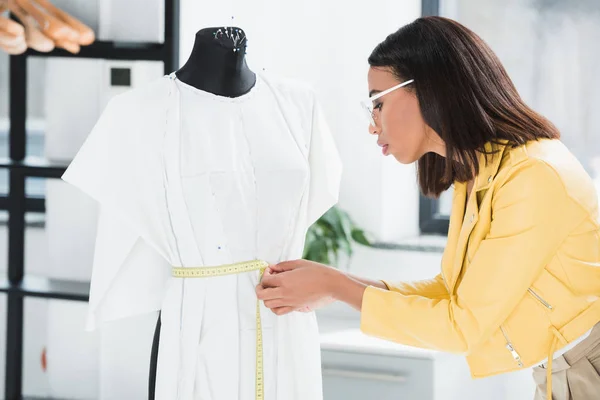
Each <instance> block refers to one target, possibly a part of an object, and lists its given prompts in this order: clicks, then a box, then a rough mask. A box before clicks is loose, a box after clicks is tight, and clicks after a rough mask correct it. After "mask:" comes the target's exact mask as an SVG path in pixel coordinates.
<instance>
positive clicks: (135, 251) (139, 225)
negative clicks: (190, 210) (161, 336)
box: [62, 96, 170, 330]
mask: <svg viewBox="0 0 600 400" xmlns="http://www.w3.org/2000/svg"><path fill="white" fill-rule="evenodd" d="M129 103H130V102H129V101H127V102H124V101H122V99H121V98H120V97H119V96H116V97H115V98H113V99H112V100H111V101H110V102H109V104H108V105H107V107H106V108H105V110H104V112H103V113H102V115H101V116H100V118H99V119H98V121H97V123H96V125H95V126H94V128H93V129H92V131H91V132H90V134H89V135H88V137H87V138H86V141H85V142H84V144H83V145H82V147H81V148H80V150H79V151H78V152H77V154H76V155H75V157H74V159H73V161H72V162H71V164H70V165H69V167H68V168H67V170H66V171H65V173H64V174H63V176H62V179H63V180H64V181H65V182H67V183H69V184H71V185H73V186H75V187H77V188H78V189H80V190H81V191H82V192H84V193H85V194H86V195H88V196H90V197H91V198H92V199H94V200H95V201H96V202H97V203H98V205H99V210H100V214H99V220H98V228H97V231H96V237H95V246H94V259H93V266H92V278H91V285H90V286H91V287H90V301H89V309H88V310H89V311H88V322H87V326H86V328H87V329H88V330H94V329H95V328H97V327H98V326H99V325H100V323H102V322H104V321H109V320H114V319H118V318H124V317H127V316H133V315H137V314H141V313H145V312H150V311H154V310H158V309H159V308H160V301H161V299H162V293H163V292H162V288H163V287H164V285H165V284H166V281H167V277H168V272H169V265H170V264H169V262H168V252H167V251H166V249H165V246H164V245H163V244H162V243H161V242H162V241H161V240H160V236H158V235H160V233H161V232H160V229H158V228H157V225H158V224H157V223H156V221H157V218H158V216H159V215H160V212H159V211H160V208H161V207H162V205H161V204H160V203H158V202H157V201H156V200H155V199H160V198H161V196H160V195H161V192H160V191H161V190H162V182H161V181H160V179H157V175H158V178H160V170H159V169H157V167H156V166H155V165H154V164H156V163H155V162H154V157H155V153H156V151H152V147H153V146H154V145H153V144H152V140H151V136H152V135H151V132H146V135H147V137H148V140H147V141H140V140H139V133H137V132H136V126H135V119H136V117H135V114H132V113H131V110H130V109H128V104H129ZM154 147H155V146H154Z"/></svg>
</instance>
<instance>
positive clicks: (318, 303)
mask: <svg viewBox="0 0 600 400" xmlns="http://www.w3.org/2000/svg"><path fill="white" fill-rule="evenodd" d="M341 276H343V274H342V273H341V272H339V271H338V270H336V269H334V268H331V267H328V266H326V265H323V264H319V263H316V262H312V261H307V260H294V261H285V262H281V263H279V264H276V265H271V266H269V268H267V270H265V273H264V274H263V277H262V279H261V282H260V283H259V284H258V286H257V287H256V294H257V296H258V298H259V299H260V300H263V301H264V304H265V306H266V307H267V308H270V309H271V310H272V311H273V312H274V313H275V314H277V315H283V314H287V313H290V312H292V311H304V312H308V311H312V310H315V309H317V308H319V307H323V306H325V305H327V304H329V303H331V302H333V301H335V298H334V288H335V284H336V281H337V280H338V279H339V278H340V277H341Z"/></svg>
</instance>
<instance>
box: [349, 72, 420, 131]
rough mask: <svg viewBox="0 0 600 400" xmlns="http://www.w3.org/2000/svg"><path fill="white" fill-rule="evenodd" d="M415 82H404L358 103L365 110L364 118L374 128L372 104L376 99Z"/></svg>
mask: <svg viewBox="0 0 600 400" xmlns="http://www.w3.org/2000/svg"><path fill="white" fill-rule="evenodd" d="M414 81H415V80H414V79H411V80H408V81H405V82H402V83H400V84H399V85H396V86H394V87H391V88H389V89H386V90H384V91H383V92H379V93H377V94H375V95H373V96H371V97H369V98H368V99H367V100H363V101H361V102H360V104H361V106H362V108H363V109H364V110H365V113H366V116H367V118H368V121H369V123H370V124H371V125H372V126H373V127H375V110H374V109H373V102H374V101H375V100H377V99H379V98H380V97H383V96H385V95H386V94H388V93H390V92H393V91H394V90H396V89H400V88H401V87H403V86H406V85H408V84H409V83H413V82H414Z"/></svg>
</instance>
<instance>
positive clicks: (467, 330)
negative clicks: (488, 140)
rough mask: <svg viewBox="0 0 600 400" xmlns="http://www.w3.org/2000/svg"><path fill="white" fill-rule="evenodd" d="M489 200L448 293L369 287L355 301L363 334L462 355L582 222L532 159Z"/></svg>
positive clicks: (552, 177)
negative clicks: (475, 242)
mask: <svg viewBox="0 0 600 400" xmlns="http://www.w3.org/2000/svg"><path fill="white" fill-rule="evenodd" d="M490 194H492V195H493V198H492V222H491V226H490V230H489V232H488V234H487V236H486V237H485V239H484V240H483V241H482V242H481V243H480V245H479V247H478V249H477V250H476V252H475V255H474V257H473V258H472V260H471V263H470V265H469V267H468V269H467V270H466V271H465V273H464V276H463V278H462V281H461V282H460V284H459V285H458V286H457V288H456V293H455V294H454V293H453V294H452V295H451V296H450V297H449V298H429V297H427V296H426V295H423V294H422V293H421V294H420V293H418V292H417V293H415V292H413V293H403V292H402V291H387V290H381V289H378V288H375V287H372V286H370V287H368V288H367V289H366V290H365V292H364V296H363V301H362V311H361V330H362V331H363V332H364V333H366V334H369V335H372V336H377V337H381V338H384V339H387V340H391V341H395V342H399V343H403V344H407V345H412V346H417V347H422V348H429V349H435V350H440V351H446V352H452V353H469V352H470V351H471V350H472V349H474V348H476V347H477V346H478V345H479V344H480V343H482V342H484V341H486V340H487V339H488V338H489V337H490V336H491V335H492V334H493V332H494V331H495V330H497V329H498V327H499V326H500V324H501V323H502V322H503V321H504V320H505V319H506V318H507V317H508V315H509V314H510V313H511V311H512V310H513V309H514V308H515V307H516V306H517V304H518V303H519V301H520V300H521V299H522V298H523V296H524V295H525V294H526V292H527V289H528V288H529V286H530V285H531V284H532V283H533V282H534V281H535V279H536V277H537V276H538V275H539V274H540V273H541V271H542V270H543V268H544V266H545V265H546V264H547V263H548V262H549V261H550V260H551V259H552V257H553V256H554V254H555V252H556V251H557V249H558V248H559V246H560V245H561V243H562V241H563V240H564V239H565V238H566V237H567V236H568V234H569V232H570V231H571V230H572V229H573V228H574V227H576V226H577V225H578V224H579V223H580V222H581V221H582V220H583V218H584V217H585V211H584V210H583V208H581V207H580V206H579V205H578V204H577V203H576V202H575V201H574V200H573V199H571V198H570V197H569V195H568V193H567V190H566V188H565V186H564V184H563V182H562V180H561V179H560V177H559V176H558V174H557V173H556V172H555V171H554V169H552V168H551V167H550V166H549V165H548V164H546V163H545V162H543V161H540V160H526V161H523V162H522V163H520V164H517V165H515V166H513V167H512V168H511V170H510V171H508V174H507V178H505V179H504V182H503V184H502V185H501V186H500V187H499V188H498V189H496V191H495V193H490ZM558 210H560V212H557V211H558Z"/></svg>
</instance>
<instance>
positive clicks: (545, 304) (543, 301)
mask: <svg viewBox="0 0 600 400" xmlns="http://www.w3.org/2000/svg"><path fill="white" fill-rule="evenodd" d="M527 291H529V293H531V295H532V296H533V297H535V298H536V299H537V300H538V301H539V302H540V303H542V304H543V305H544V307H546V308H547V309H549V310H552V309H553V308H552V305H550V303H548V302H547V301H546V300H544V299H542V298H541V297H540V295H539V294H537V293H536V292H534V291H533V289H531V288H529V289H527Z"/></svg>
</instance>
